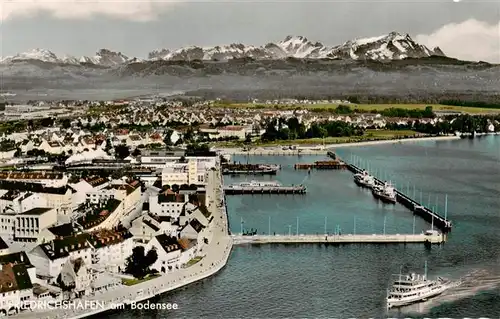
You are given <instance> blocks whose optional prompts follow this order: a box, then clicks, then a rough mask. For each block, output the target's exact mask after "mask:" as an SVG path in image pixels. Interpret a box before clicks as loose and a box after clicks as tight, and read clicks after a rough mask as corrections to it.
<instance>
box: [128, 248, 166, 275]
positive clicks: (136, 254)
mask: <svg viewBox="0 0 500 319" xmlns="http://www.w3.org/2000/svg"><path fill="white" fill-rule="evenodd" d="M145 252H146V251H145V249H144V246H136V247H134V249H132V255H130V256H129V257H128V258H127V265H126V267H125V273H127V274H130V275H132V276H134V277H135V278H138V279H142V278H144V277H145V276H146V275H147V274H149V273H151V270H150V269H149V267H151V265H153V264H154V263H155V262H156V260H157V259H158V253H157V252H156V250H155V249H154V248H153V249H150V250H149V251H148V253H147V254H146V253H145Z"/></svg>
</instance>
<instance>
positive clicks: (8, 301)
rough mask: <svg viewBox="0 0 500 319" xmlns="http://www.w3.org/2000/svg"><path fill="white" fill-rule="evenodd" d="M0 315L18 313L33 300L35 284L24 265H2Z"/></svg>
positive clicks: (0, 266)
mask: <svg viewBox="0 0 500 319" xmlns="http://www.w3.org/2000/svg"><path fill="white" fill-rule="evenodd" d="M0 296H1V298H0V314H3V315H9V314H14V313H16V312H18V311H19V310H20V309H23V308H24V307H26V306H28V305H29V302H30V301H31V300H33V284H32V282H31V279H30V276H29V273H28V269H27V267H26V266H25V265H24V264H10V263H7V264H0Z"/></svg>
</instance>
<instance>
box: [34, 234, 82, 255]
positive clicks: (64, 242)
mask: <svg viewBox="0 0 500 319" xmlns="http://www.w3.org/2000/svg"><path fill="white" fill-rule="evenodd" d="M89 238H90V235H89V234H86V233H84V234H78V235H74V236H71V237H64V238H58V239H54V240H53V241H51V242H50V243H46V244H41V245H40V248H41V249H42V250H43V252H44V253H45V254H46V255H47V257H49V258H50V259H51V260H55V259H59V258H63V257H67V256H69V253H70V252H73V251H77V250H81V249H87V248H90V245H89V242H88V239H89Z"/></svg>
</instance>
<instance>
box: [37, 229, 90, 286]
mask: <svg viewBox="0 0 500 319" xmlns="http://www.w3.org/2000/svg"><path fill="white" fill-rule="evenodd" d="M89 237H90V235H89V234H87V233H84V234H78V235H74V236H70V237H64V238H58V239H55V240H52V241H50V242H48V243H43V244H40V245H38V246H36V247H35V248H34V249H33V250H32V251H31V252H30V253H29V258H30V260H31V263H32V264H33V265H34V266H35V267H36V273H37V276H40V277H42V278H46V280H47V282H49V283H55V282H56V280H57V277H58V276H59V274H60V273H61V269H62V266H63V264H64V263H66V261H67V260H68V259H71V260H76V259H78V258H82V260H83V261H85V262H86V263H91V262H92V246H91V245H90V243H89V241H88V239H89Z"/></svg>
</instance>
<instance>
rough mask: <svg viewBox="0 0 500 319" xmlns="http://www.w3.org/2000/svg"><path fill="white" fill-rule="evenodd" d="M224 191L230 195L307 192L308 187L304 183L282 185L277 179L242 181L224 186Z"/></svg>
mask: <svg viewBox="0 0 500 319" xmlns="http://www.w3.org/2000/svg"><path fill="white" fill-rule="evenodd" d="M224 191H225V192H226V194H228V195H236V194H259V193H268V194H305V193H306V187H305V186H304V185H291V186H287V185H282V184H281V183H279V182H276V181H268V182H258V181H251V182H242V183H236V184H231V185H227V186H224Z"/></svg>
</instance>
